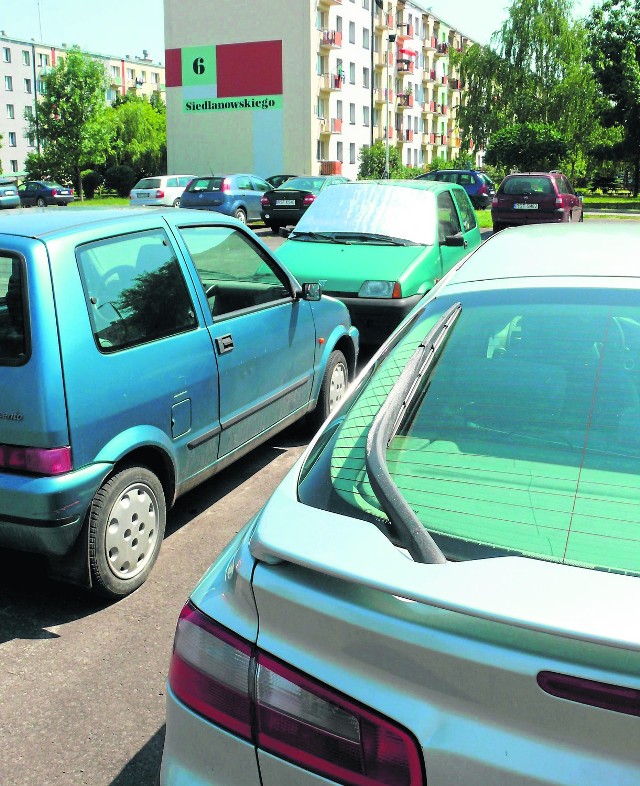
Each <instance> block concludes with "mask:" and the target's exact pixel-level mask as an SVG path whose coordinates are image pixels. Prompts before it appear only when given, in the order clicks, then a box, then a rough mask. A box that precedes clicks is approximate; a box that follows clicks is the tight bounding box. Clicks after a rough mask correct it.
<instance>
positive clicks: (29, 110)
mask: <svg viewBox="0 0 640 786" xmlns="http://www.w3.org/2000/svg"><path fill="white" fill-rule="evenodd" d="M24 114H25V117H33V107H32V106H25V108H24Z"/></svg>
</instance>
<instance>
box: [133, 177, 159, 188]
mask: <svg viewBox="0 0 640 786" xmlns="http://www.w3.org/2000/svg"><path fill="white" fill-rule="evenodd" d="M161 186H162V180H161V179H160V178H159V177H145V178H143V179H142V180H139V181H138V182H137V183H136V184H135V186H134V188H160V187H161Z"/></svg>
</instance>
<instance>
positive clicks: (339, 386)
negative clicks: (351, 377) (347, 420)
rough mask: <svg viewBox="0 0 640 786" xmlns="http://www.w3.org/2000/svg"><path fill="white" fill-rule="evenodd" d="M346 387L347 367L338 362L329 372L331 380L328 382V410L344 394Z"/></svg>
mask: <svg viewBox="0 0 640 786" xmlns="http://www.w3.org/2000/svg"><path fill="white" fill-rule="evenodd" d="M346 389H347V369H346V367H345V365H344V363H338V364H337V366H336V367H335V368H334V369H333V372H332V374H331V382H330V384H329V412H331V410H332V409H333V408H334V407H335V405H336V404H337V403H338V401H340V399H341V398H342V397H343V396H344V393H345V390H346Z"/></svg>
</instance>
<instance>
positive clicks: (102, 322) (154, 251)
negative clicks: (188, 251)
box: [76, 229, 198, 352]
mask: <svg viewBox="0 0 640 786" xmlns="http://www.w3.org/2000/svg"><path fill="white" fill-rule="evenodd" d="M76 256H77V260H78V267H79V270H80V276H81V279H82V283H83V287H84V290H85V297H86V299H87V308H88V310H89V317H90V320H91V326H92V328H93V333H94V336H95V340H96V343H97V345H98V347H99V349H100V350H101V351H103V352H114V351H116V350H119V349H125V348H127V347H131V346H136V345H138V344H144V343H146V342H148V341H155V340H157V339H160V338H164V337H166V336H171V335H174V334H176V333H182V332H185V331H187V330H193V329H195V328H196V327H197V324H198V322H197V319H196V315H195V310H194V307H193V303H192V302H191V298H190V296H189V291H188V289H187V284H186V282H185V279H184V275H183V273H182V269H181V267H180V263H179V262H178V259H177V257H176V255H175V253H174V251H173V248H172V246H171V244H170V242H169V239H168V237H167V235H166V233H165V232H164V231H163V230H161V229H157V230H152V231H149V232H137V233H134V234H128V235H120V236H118V237H110V238H105V239H104V240H99V241H97V242H95V243H87V244H86V245H83V246H80V247H79V248H78V249H77V252H76Z"/></svg>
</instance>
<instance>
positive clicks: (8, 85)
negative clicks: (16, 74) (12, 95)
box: [4, 76, 13, 90]
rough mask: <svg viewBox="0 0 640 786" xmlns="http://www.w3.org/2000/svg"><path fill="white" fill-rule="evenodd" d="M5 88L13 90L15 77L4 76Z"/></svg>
mask: <svg viewBox="0 0 640 786" xmlns="http://www.w3.org/2000/svg"><path fill="white" fill-rule="evenodd" d="M4 89H5V90H13V79H12V77H10V76H5V78H4Z"/></svg>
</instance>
